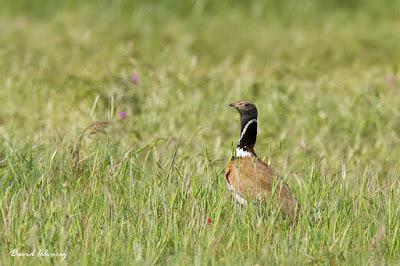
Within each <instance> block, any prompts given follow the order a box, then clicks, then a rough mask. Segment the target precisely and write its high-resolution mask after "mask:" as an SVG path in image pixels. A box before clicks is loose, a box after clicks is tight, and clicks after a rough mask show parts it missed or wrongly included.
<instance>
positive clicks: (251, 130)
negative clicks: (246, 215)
mask: <svg viewBox="0 0 400 266" xmlns="http://www.w3.org/2000/svg"><path fill="white" fill-rule="evenodd" d="M229 106H230V107H233V108H235V109H236V110H238V111H239V114H240V122H241V126H240V138H239V143H238V144H237V148H236V156H234V157H232V159H231V162H230V163H229V165H228V167H227V169H226V171H225V177H226V181H227V183H228V188H229V190H230V191H231V192H232V193H233V195H234V197H235V199H236V201H237V202H239V203H240V204H241V205H245V204H246V203H247V199H257V200H268V198H271V196H272V194H273V191H276V192H275V193H276V198H277V201H278V203H279V204H280V207H281V208H282V211H283V212H284V214H285V215H286V216H287V217H288V218H289V219H291V220H294V219H295V218H296V217H297V214H298V212H299V210H300V206H299V204H298V202H297V200H296V199H295V198H294V197H293V195H292V193H291V192H290V189H289V187H288V185H287V184H286V183H285V182H284V181H283V180H282V178H281V177H280V176H279V175H277V174H276V173H275V171H274V169H273V168H272V167H271V166H269V165H267V164H266V163H264V162H263V161H262V160H260V159H259V158H257V155H256V153H255V152H254V145H255V144H256V138H257V115H258V113H257V108H256V106H255V105H254V104H253V103H251V102H248V101H239V102H235V103H232V104H230V105H229Z"/></svg>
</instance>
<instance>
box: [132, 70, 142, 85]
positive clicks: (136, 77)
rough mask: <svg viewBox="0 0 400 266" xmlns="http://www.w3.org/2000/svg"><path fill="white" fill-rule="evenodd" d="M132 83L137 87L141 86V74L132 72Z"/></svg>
mask: <svg viewBox="0 0 400 266" xmlns="http://www.w3.org/2000/svg"><path fill="white" fill-rule="evenodd" d="M131 81H132V83H133V84H135V85H139V84H140V79H139V74H138V73H137V72H136V71H133V72H132V75H131Z"/></svg>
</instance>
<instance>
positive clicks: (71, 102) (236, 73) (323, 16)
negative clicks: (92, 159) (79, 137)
mask: <svg viewBox="0 0 400 266" xmlns="http://www.w3.org/2000/svg"><path fill="white" fill-rule="evenodd" d="M0 9H1V13H0V14H1V15H0V21H1V23H0V44H1V45H0V55H1V62H0V82H1V83H0V86H1V90H0V134H1V136H2V138H3V139H7V140H11V139H13V141H15V142H17V143H18V142H26V141H28V140H29V139H31V140H33V141H35V142H37V141H42V142H46V141H48V139H50V137H51V136H53V135H54V134H55V132H59V134H60V132H62V134H67V135H74V134H75V135H76V134H77V133H79V132H80V131H81V130H82V129H83V128H85V127H86V126H87V125H88V124H90V123H91V122H93V121H96V120H110V121H114V122H116V124H115V127H114V128H113V130H115V132H114V134H116V136H118V138H117V139H119V140H121V141H123V142H124V143H128V144H129V145H135V146H136V145H138V146H141V145H145V144H146V143H149V142H151V141H152V140H154V139H157V138H171V137H176V138H177V137H178V136H180V134H182V137H183V139H185V140H186V141H189V140H190V141H192V142H190V143H188V147H191V148H194V149H195V151H198V152H201V151H202V150H204V148H208V149H210V151H211V152H212V153H213V154H214V155H215V156H216V157H224V156H227V151H228V150H229V148H230V146H231V145H232V143H234V142H235V141H236V138H237V137H238V130H239V122H238V115H237V114H236V113H235V112H233V111H232V110H230V109H229V108H227V104H229V103H230V102H233V101H236V100H239V99H248V100H251V101H254V102H255V103H256V104H257V106H258V108H259V109H260V120H261V123H260V138H259V144H258V147H260V148H262V149H263V150H264V151H265V152H262V153H264V155H265V156H266V155H267V154H266V153H267V150H270V151H269V153H274V151H275V152H276V153H277V154H280V153H281V152H282V150H281V149H282V145H284V146H285V147H290V150H285V149H286V148H283V149H284V151H286V152H289V151H290V153H293V154H300V153H302V152H303V150H304V148H306V149H308V150H310V151H314V152H315V153H316V154H318V156H325V155H330V157H331V158H336V157H334V156H337V157H340V156H344V157H350V158H351V157H352V156H358V155H360V156H362V155H366V156H373V157H374V158H376V157H377V156H378V157H379V156H380V155H381V156H382V159H383V158H386V157H387V153H388V152H392V151H393V152H395V153H396V154H397V155H398V154H399V153H398V152H397V150H398V149H397V148H396V149H395V150H392V149H393V148H394V147H396V145H398V144H399V134H400V120H399V118H400V114H399V112H400V108H399V106H400V105H399V103H400V99H399V89H400V88H399V59H400V49H399V47H398V45H399V43H400V20H399V10H400V3H399V1H394V0H393V1H391V0H385V1H372V0H371V1H368V0H365V1H361V0H349V1H342V0H328V1H317V0H306V1H289V0H288V1H274V0H271V1H249V2H247V1H246V2H243V1H206V0H203V1H200V0H199V1H184V2H180V1H172V0H163V1H124V0H116V1H101V0H98V1H50V0H38V1H28V0H26V1H24V0H20V1H11V0H2V1H1V2H0ZM70 133H71V134H70ZM271 146H272V149H271ZM274 147H278V148H277V149H275V148H274ZM228 156H229V155H228Z"/></svg>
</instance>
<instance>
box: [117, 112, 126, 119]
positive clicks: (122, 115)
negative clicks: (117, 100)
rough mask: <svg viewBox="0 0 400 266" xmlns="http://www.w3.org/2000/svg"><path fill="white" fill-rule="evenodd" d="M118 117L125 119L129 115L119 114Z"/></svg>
mask: <svg viewBox="0 0 400 266" xmlns="http://www.w3.org/2000/svg"><path fill="white" fill-rule="evenodd" d="M118 116H119V118H120V119H125V118H127V117H128V113H127V112H119V113H118Z"/></svg>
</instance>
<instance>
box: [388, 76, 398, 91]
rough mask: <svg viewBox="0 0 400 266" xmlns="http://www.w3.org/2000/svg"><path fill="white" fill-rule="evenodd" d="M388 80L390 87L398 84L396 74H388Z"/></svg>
mask: <svg viewBox="0 0 400 266" xmlns="http://www.w3.org/2000/svg"><path fill="white" fill-rule="evenodd" d="M386 82H387V84H388V86H389V87H391V88H394V87H396V84H397V79H396V76H395V75H393V74H389V75H387V76H386Z"/></svg>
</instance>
